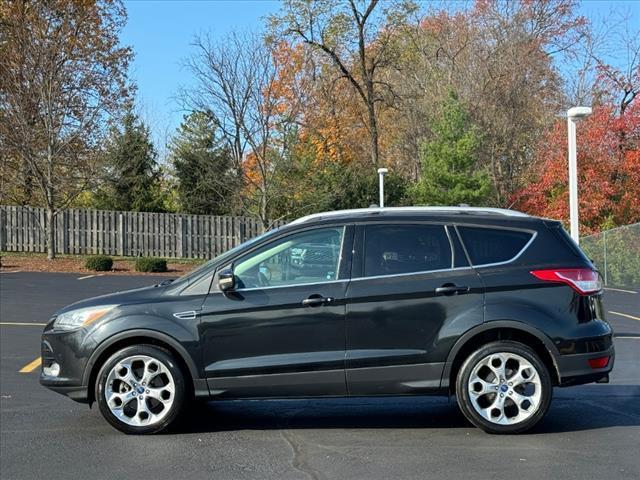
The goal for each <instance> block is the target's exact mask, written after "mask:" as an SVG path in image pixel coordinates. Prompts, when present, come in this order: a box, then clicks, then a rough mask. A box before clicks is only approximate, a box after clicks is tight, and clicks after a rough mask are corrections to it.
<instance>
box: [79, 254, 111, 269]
mask: <svg viewBox="0 0 640 480" xmlns="http://www.w3.org/2000/svg"><path fill="white" fill-rule="evenodd" d="M84 266H85V268H87V269H88V270H93V271H94V272H108V271H109V270H111V267H113V258H111V257H107V256H106V255H96V256H94V257H89V258H87V261H86V262H85V264H84Z"/></svg>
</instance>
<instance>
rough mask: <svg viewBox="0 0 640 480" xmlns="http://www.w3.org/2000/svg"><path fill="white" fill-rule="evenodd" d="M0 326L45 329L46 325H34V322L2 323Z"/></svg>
mask: <svg viewBox="0 0 640 480" xmlns="http://www.w3.org/2000/svg"><path fill="white" fill-rule="evenodd" d="M0 325H13V326H18V327H24V326H32V325H33V326H35V327H44V326H45V325H46V323H32V322H0Z"/></svg>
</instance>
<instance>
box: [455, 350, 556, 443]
mask: <svg viewBox="0 0 640 480" xmlns="http://www.w3.org/2000/svg"><path fill="white" fill-rule="evenodd" d="M499 353H504V354H507V356H508V354H515V355H519V356H520V357H523V358H524V359H525V360H526V361H528V362H529V363H530V364H531V365H532V366H533V367H534V368H535V370H536V373H537V374H538V378H539V380H540V389H539V390H540V399H539V402H538V407H537V410H535V411H534V412H533V413H532V414H530V416H529V417H528V418H525V419H523V420H522V421H517V420H514V421H515V422H516V423H512V424H506V425H501V424H499V423H497V422H496V423H494V422H493V421H490V420H488V419H487V418H485V417H483V416H482V415H481V414H480V413H479V412H478V411H477V410H476V408H475V407H474V403H472V399H471V395H472V393H471V392H470V391H469V390H470V387H469V380H470V377H471V374H472V373H473V371H474V369H475V368H476V367H477V366H479V365H481V364H482V362H483V360H485V359H486V358H487V357H488V356H489V355H493V354H499ZM498 363H499V362H498ZM480 368H483V367H480ZM484 368H486V367H484ZM478 372H480V370H478ZM512 376H513V374H511V375H505V377H506V379H505V382H504V383H505V386H504V387H502V385H501V383H500V381H499V380H496V382H497V387H492V388H496V389H497V390H498V392H497V393H495V394H486V396H485V399H486V401H488V402H489V404H490V405H491V404H492V403H491V401H492V399H495V400H497V399H498V398H497V397H494V396H492V395H496V396H497V395H499V394H500V392H502V390H501V388H505V389H506V390H505V391H504V394H502V396H503V397H504V398H505V402H506V403H505V405H507V407H504V408H503V409H502V415H503V416H501V417H498V419H500V418H506V413H505V412H506V411H507V408H510V409H511V411H513V412H516V411H519V409H518V407H517V405H516V404H515V402H513V400H512V399H509V397H508V395H512V394H515V393H517V392H512V393H510V392H511V390H510V388H511V387H508V386H506V384H509V382H508V378H510V377H512ZM514 383H517V382H514ZM474 385H477V384H474ZM475 388H478V387H475ZM527 388H530V387H527ZM513 390H515V387H514V388H513ZM552 395H553V385H552V382H551V376H550V374H549V371H548V369H547V367H546V366H545V365H544V363H543V362H542V361H541V360H540V358H539V357H538V355H537V354H536V353H535V352H534V351H533V350H532V349H531V348H529V347H527V346H526V345H523V344H521V343H519V342H514V341H510V340H500V341H496V342H491V343H488V344H486V345H483V346H482V347H480V348H479V349H477V350H476V351H475V352H473V353H472V354H471V355H469V357H467V358H466V359H465V361H464V363H463V364H462V366H461V367H460V370H459V371H458V376H457V379H456V397H457V400H458V405H459V407H460V410H462V413H463V414H464V416H465V417H466V418H467V420H469V421H470V422H471V423H472V424H473V425H475V426H476V427H478V428H480V429H482V430H484V431H485V432H487V433H493V434H515V433H522V432H525V431H527V430H529V429H530V428H532V427H533V426H534V425H536V424H537V423H538V422H539V421H540V420H541V419H542V417H544V416H545V414H546V413H547V410H548V409H549V405H550V404H551V398H552ZM479 401H480V397H477V401H476V404H478V403H479ZM524 404H525V406H526V402H524ZM487 408H490V407H487ZM496 411H497V412H500V411H501V410H500V409H496ZM524 411H525V414H527V410H524ZM489 412H493V410H489ZM492 415H493V413H491V414H490V415H489V416H492ZM512 418H514V419H517V416H516V415H513V417H512Z"/></svg>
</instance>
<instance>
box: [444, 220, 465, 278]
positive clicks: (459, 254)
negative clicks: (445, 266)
mask: <svg viewBox="0 0 640 480" xmlns="http://www.w3.org/2000/svg"><path fill="white" fill-rule="evenodd" d="M447 231H448V232H449V239H450V240H451V245H453V266H454V267H456V268H462V267H468V266H469V261H468V260H467V256H466V255H465V253H464V250H463V249H462V244H461V243H460V239H459V238H458V234H457V233H456V229H455V228H453V227H447Z"/></svg>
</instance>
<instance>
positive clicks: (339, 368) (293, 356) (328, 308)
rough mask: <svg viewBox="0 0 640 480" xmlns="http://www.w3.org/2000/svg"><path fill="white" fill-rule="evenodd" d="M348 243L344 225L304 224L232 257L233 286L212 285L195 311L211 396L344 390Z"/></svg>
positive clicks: (349, 234)
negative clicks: (198, 315)
mask: <svg viewBox="0 0 640 480" xmlns="http://www.w3.org/2000/svg"><path fill="white" fill-rule="evenodd" d="M352 243H353V227H352V226H344V225H336V226H326V227H317V228H310V229H305V230H302V231H297V232H295V233H290V234H287V235H284V236H279V237H278V238H276V239H274V240H272V241H271V242H269V243H268V244H267V245H264V246H260V247H257V248H256V249H254V250H253V251H251V252H249V253H247V254H245V255H243V256H242V257H241V258H238V259H236V260H235V261H234V262H233V272H234V276H235V281H236V287H235V288H234V290H233V291H231V292H226V293H222V292H220V291H212V292H211V293H210V294H209V296H208V297H207V299H206V300H205V303H204V305H203V311H202V323H201V329H202V332H201V338H203V341H204V345H205V349H204V362H203V364H204V369H205V374H206V376H207V379H208V384H209V388H210V391H211V393H212V394H213V395H221V396H230V397H251V396H260V397H266V396H296V395H298V396H308V395H344V394H346V384H345V374H344V358H345V331H344V321H345V319H344V315H345V302H344V298H345V293H346V287H347V284H348V280H349V271H350V267H351V251H352ZM213 284H214V285H215V284H216V281H215V279H214V282H213Z"/></svg>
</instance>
